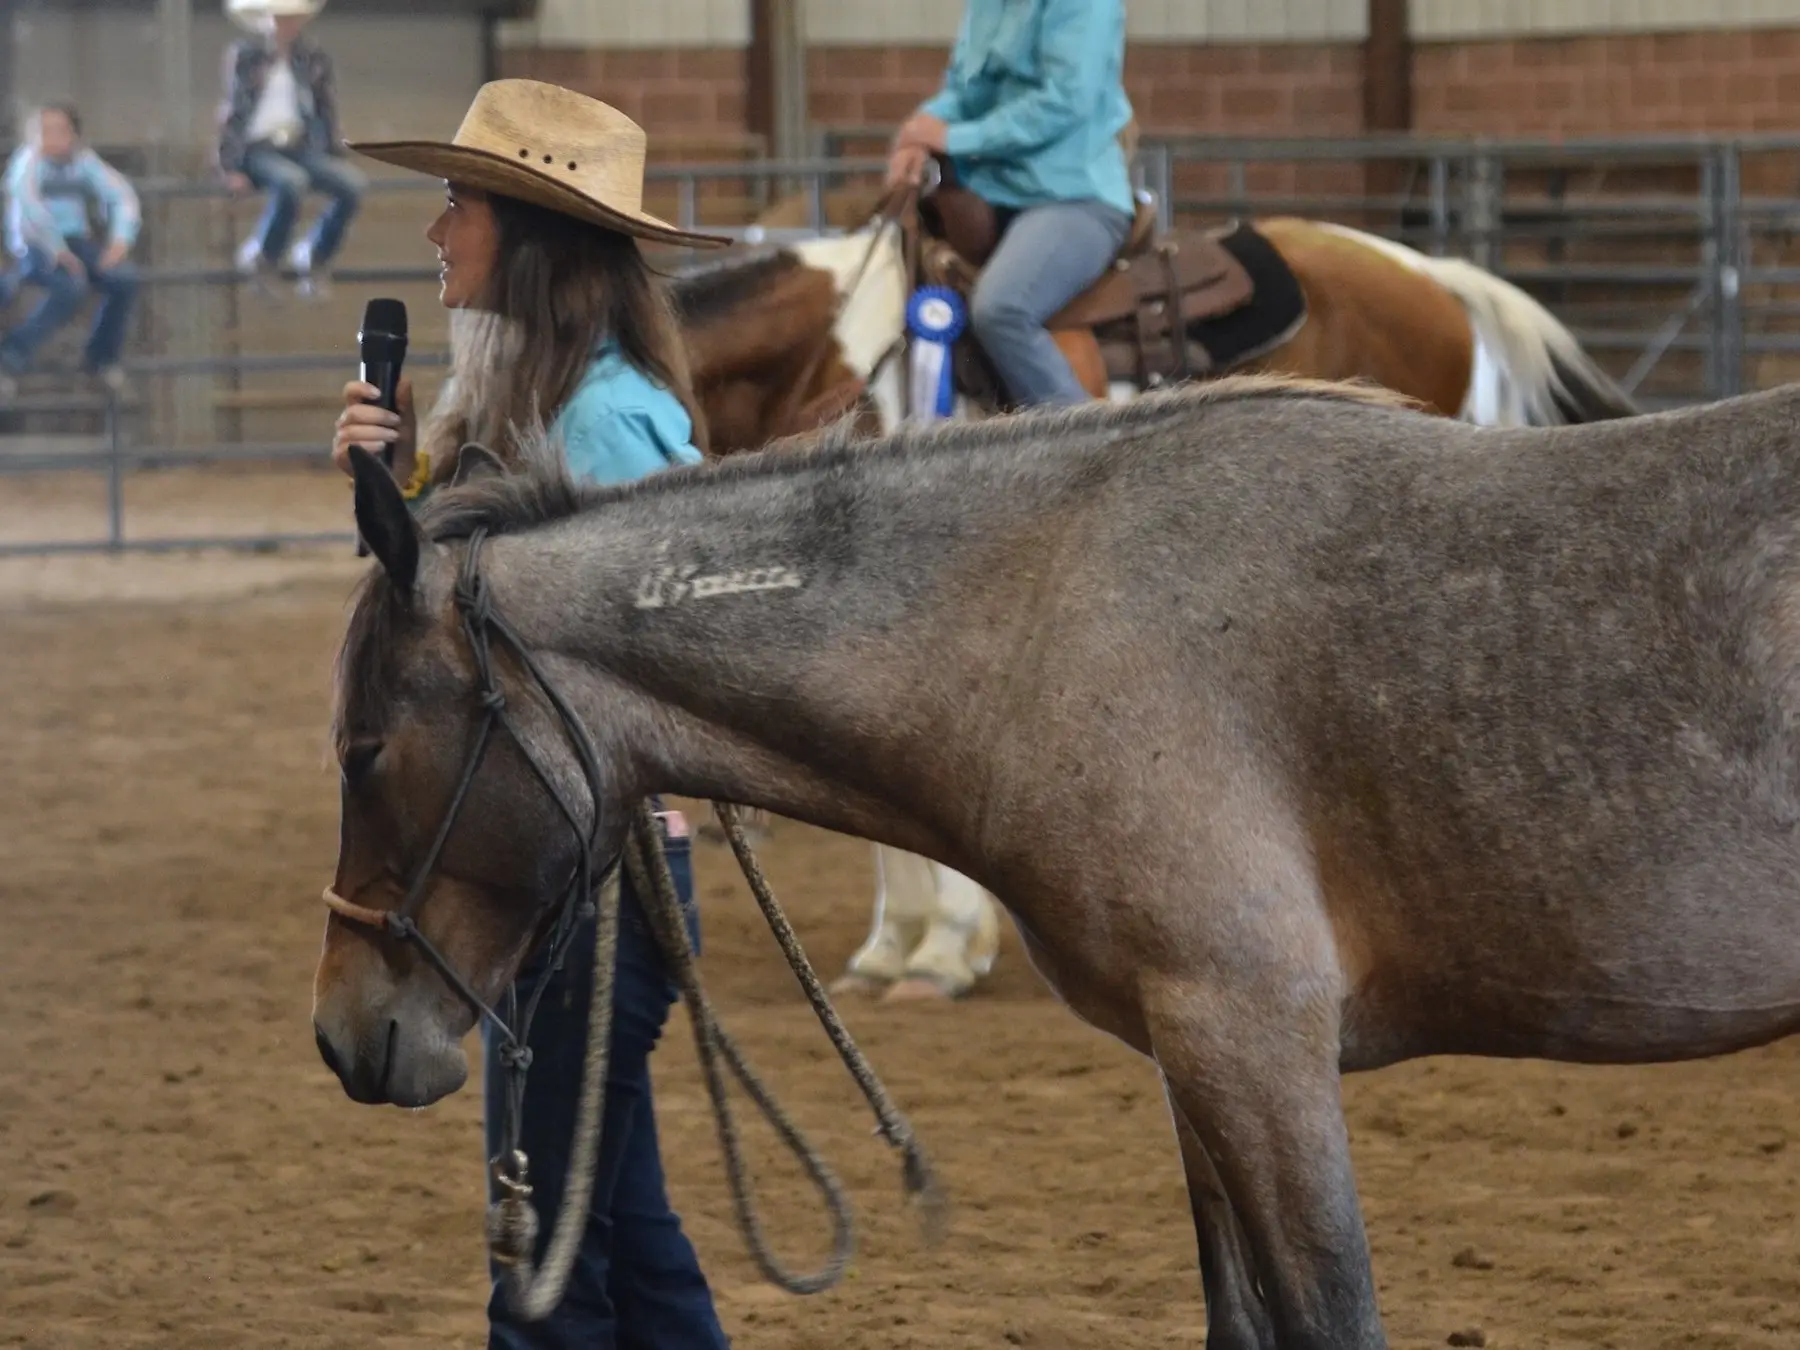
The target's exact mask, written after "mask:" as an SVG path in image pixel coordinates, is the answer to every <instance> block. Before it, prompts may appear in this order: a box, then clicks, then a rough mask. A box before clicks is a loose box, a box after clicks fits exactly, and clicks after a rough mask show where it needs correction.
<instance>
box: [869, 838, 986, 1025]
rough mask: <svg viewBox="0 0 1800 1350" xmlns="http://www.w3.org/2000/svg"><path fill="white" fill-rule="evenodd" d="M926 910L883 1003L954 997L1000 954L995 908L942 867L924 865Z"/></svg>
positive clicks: (983, 895) (969, 986) (975, 888)
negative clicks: (920, 931)
mask: <svg viewBox="0 0 1800 1350" xmlns="http://www.w3.org/2000/svg"><path fill="white" fill-rule="evenodd" d="M929 867H930V871H931V877H932V881H933V883H934V884H933V886H932V898H933V899H934V900H935V901H936V904H935V905H934V906H933V907H932V909H931V911H930V913H929V915H928V916H927V922H926V924H925V931H924V935H923V936H922V937H921V938H920V940H919V942H918V945H917V946H915V947H913V949H912V950H911V951H910V952H909V953H907V956H906V974H905V978H904V979H902V980H900V981H899V982H898V983H896V984H895V985H894V987H893V988H891V989H889V990H888V992H887V995H886V1001H888V1002H909V1001H916V1000H921V999H940V998H959V997H961V996H962V995H964V994H966V993H968V992H969V991H970V990H971V989H973V988H974V987H975V984H976V982H977V981H978V980H980V979H981V977H982V976H984V975H986V974H987V973H988V972H989V971H990V970H992V969H993V968H994V958H995V957H996V956H998V955H999V954H1000V905H999V902H998V901H996V900H995V899H994V897H993V896H991V895H989V894H988V893H987V891H985V890H983V889H982V888H981V887H980V886H978V885H976V884H975V883H974V882H973V881H970V880H969V878H967V877H965V876H964V875H963V874H962V873H960V872H957V871H954V870H952V869H951V868H948V867H945V866H944V865H943V864H942V863H931V864H929Z"/></svg>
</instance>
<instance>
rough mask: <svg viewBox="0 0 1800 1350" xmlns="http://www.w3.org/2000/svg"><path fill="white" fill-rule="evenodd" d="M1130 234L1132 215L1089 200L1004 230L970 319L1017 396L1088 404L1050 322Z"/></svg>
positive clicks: (1051, 207) (1043, 209)
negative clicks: (1047, 327)
mask: <svg viewBox="0 0 1800 1350" xmlns="http://www.w3.org/2000/svg"><path fill="white" fill-rule="evenodd" d="M1130 233H1131V217H1130V216H1128V215H1126V214H1125V213H1124V212H1123V211H1120V210H1119V209H1118V208H1117V207H1113V206H1108V205H1107V204H1106V203H1105V202H1100V201H1081V202H1050V203H1048V204H1046V205H1044V206H1033V207H1029V208H1027V209H1026V210H1024V211H1021V212H1019V214H1018V215H1017V216H1015V217H1014V218H1013V221H1012V223H1011V224H1010V225H1009V226H1008V227H1007V229H1006V233H1005V234H1003V235H1001V237H1000V244H999V247H997V248H996V249H995V250H994V256H993V257H991V258H989V259H988V262H987V266H986V267H984V268H983V269H982V272H981V279H980V280H979V281H978V282H976V283H975V294H974V295H973V296H972V297H970V303H969V322H970V326H971V327H972V328H973V329H974V330H975V338H976V340H977V341H978V342H980V343H981V350H982V351H983V352H984V353H986V355H987V358H988V360H989V361H991V362H992V363H993V366H994V369H995V370H996V371H997V372H998V373H999V375H1000V379H1001V381H1002V382H1003V383H1004V384H1005V385H1006V392H1007V393H1008V394H1010V395H1012V399H1013V402H1015V403H1018V404H1021V405H1023V406H1025V407H1031V406H1033V405H1036V404H1065V403H1085V402H1087V400H1088V394H1087V391H1086V390H1084V389H1083V388H1082V387H1081V381H1079V380H1078V379H1076V378H1075V372H1074V371H1073V370H1071V369H1070V368H1069V363H1068V361H1067V360H1066V359H1065V358H1064V356H1063V354H1062V353H1061V352H1060V351H1058V350H1057V347H1056V342H1055V340H1054V339H1053V338H1052V337H1051V336H1050V334H1049V332H1048V330H1046V329H1045V327H1044V322H1045V320H1047V319H1049V318H1050V316H1051V315H1053V314H1055V313H1056V311H1057V310H1059V309H1061V308H1062V307H1063V306H1064V305H1066V304H1068V303H1069V301H1071V300H1073V299H1074V298H1075V297H1076V296H1078V295H1080V294H1081V293H1082V292H1083V291H1084V290H1086V289H1087V288H1088V287H1089V286H1090V285H1092V284H1093V283H1094V282H1095V281H1096V280H1097V279H1098V278H1099V277H1100V275H1101V274H1102V273H1103V272H1105V271H1106V269H1107V267H1108V266H1109V265H1110V264H1111V263H1112V260H1113V259H1114V258H1116V257H1117V256H1118V253H1119V250H1120V249H1121V248H1123V247H1124V246H1125V239H1126V237H1127V236H1128V235H1129V234H1130Z"/></svg>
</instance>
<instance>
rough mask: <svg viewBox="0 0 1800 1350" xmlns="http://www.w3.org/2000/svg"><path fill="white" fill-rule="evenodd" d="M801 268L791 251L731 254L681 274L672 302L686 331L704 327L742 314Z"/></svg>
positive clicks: (675, 278)
mask: <svg viewBox="0 0 1800 1350" xmlns="http://www.w3.org/2000/svg"><path fill="white" fill-rule="evenodd" d="M801 266H803V264H802V263H801V261H800V259H799V257H798V256H797V255H796V254H795V253H794V252H793V250H791V249H788V248H774V249H766V250H762V251H758V252H744V253H731V254H727V255H726V256H725V257H723V258H721V259H719V260H718V261H717V262H708V263H701V264H700V265H698V266H696V267H690V268H687V269H685V270H684V271H681V272H677V273H676V274H675V275H674V276H673V277H671V278H670V280H669V298H670V300H671V302H672V303H673V304H674V306H675V314H676V317H677V318H678V319H679V320H680V322H681V324H682V326H683V327H695V328H698V327H704V326H705V325H707V324H709V323H713V322H715V321H717V320H718V319H721V318H723V317H725V316H726V315H728V314H732V313H735V312H738V311H739V310H741V308H742V306H743V305H744V304H745V303H746V302H748V301H750V300H753V299H755V298H756V297H757V296H758V295H760V294H762V292H763V291H764V289H765V288H767V286H768V285H769V283H770V282H771V281H773V280H775V279H776V278H777V277H780V276H783V275H785V274H786V273H788V272H792V271H795V270H797V269H799V268H800V267H801Z"/></svg>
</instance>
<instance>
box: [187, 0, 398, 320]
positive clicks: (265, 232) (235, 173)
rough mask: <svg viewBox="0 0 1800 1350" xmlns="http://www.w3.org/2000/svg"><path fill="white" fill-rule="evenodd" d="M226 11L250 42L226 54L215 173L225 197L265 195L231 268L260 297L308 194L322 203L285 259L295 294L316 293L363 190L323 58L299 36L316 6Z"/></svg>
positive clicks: (247, 5)
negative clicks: (225, 187) (251, 282)
mask: <svg viewBox="0 0 1800 1350" xmlns="http://www.w3.org/2000/svg"><path fill="white" fill-rule="evenodd" d="M227 8H228V12H229V13H230V15H231V17H232V18H233V19H234V20H235V21H236V22H237V23H238V24H239V25H240V26H242V27H244V28H247V29H249V30H250V32H251V33H252V34H253V36H252V37H250V38H247V39H243V40H240V41H239V42H236V43H234V44H233V45H232V46H231V47H230V48H229V49H228V50H227V51H226V53H225V96H224V99H223V100H222V101H221V103H220V105H219V168H220V169H221V170H222V171H223V173H224V174H225V181H226V182H227V183H228V184H229V185H230V187H231V190H232V191H233V192H238V193H243V192H249V191H250V190H251V189H252V188H260V189H262V190H263V191H264V192H267V193H268V194H269V204H268V209H267V210H265V211H264V212H263V217H262V220H261V221H260V222H258V224H257V227H256V232H255V233H254V234H252V235H251V236H250V238H248V239H246V240H245V241H244V244H243V247H242V248H240V249H239V250H238V258H237V263H238V270H239V271H241V272H242V273H244V275H246V276H248V277H252V278H254V279H255V280H256V282H257V284H258V286H259V288H261V289H263V290H264V291H265V292H266V291H268V289H269V283H270V279H271V277H272V275H273V274H274V273H275V271H276V270H277V268H278V267H279V263H280V259H281V255H282V251H283V250H284V249H288V240H289V239H290V238H291V237H292V235H293V232H294V226H295V224H296V223H297V222H298V220H299V218H300V206H301V199H302V198H303V197H304V196H305V194H306V191H307V189H308V188H312V189H314V190H316V191H319V192H322V193H324V194H325V195H326V196H328V197H330V198H331V203H330V205H329V206H327V207H326V209H325V210H324V211H323V212H322V213H321V214H320V216H319V219H318V221H317V223H316V224H314V226H313V228H312V232H311V233H309V234H308V235H307V236H306V237H305V238H303V239H301V240H299V241H298V242H297V243H295V244H294V245H293V247H292V249H291V250H289V251H288V255H287V262H288V265H289V266H291V267H292V268H293V269H294V271H295V272H297V273H298V274H299V291H300V294H301V295H302V296H308V297H314V296H318V295H321V294H322V293H323V291H324V282H325V272H326V270H327V264H329V263H330V261H331V259H332V257H333V256H334V255H335V254H336V253H337V251H338V248H339V247H340V246H341V245H342V244H343V242H344V231H345V229H346V228H347V227H348V226H349V224H350V220H351V218H352V217H353V216H355V214H356V210H357V207H358V205H359V204H360V203H361V201H362V194H363V188H364V186H365V182H364V179H363V176H362V173H361V172H360V171H359V170H358V169H356V168H355V167H354V166H353V165H351V164H350V162H349V160H348V158H347V156H346V152H345V150H344V146H343V142H342V141H341V140H340V139H339V138H338V116H337V89H336V83H335V80H334V77H333V75H332V70H331V58H330V57H329V56H327V55H326V54H325V52H324V51H323V50H322V49H321V48H320V47H318V46H316V45H315V44H314V43H313V42H311V41H310V40H308V39H307V38H306V37H305V35H304V33H303V31H302V30H303V29H304V28H305V27H306V25H307V23H308V22H309V21H310V20H311V19H312V18H313V16H314V15H316V14H317V13H318V12H319V11H320V10H321V9H323V8H324V0H229V4H228V6H227Z"/></svg>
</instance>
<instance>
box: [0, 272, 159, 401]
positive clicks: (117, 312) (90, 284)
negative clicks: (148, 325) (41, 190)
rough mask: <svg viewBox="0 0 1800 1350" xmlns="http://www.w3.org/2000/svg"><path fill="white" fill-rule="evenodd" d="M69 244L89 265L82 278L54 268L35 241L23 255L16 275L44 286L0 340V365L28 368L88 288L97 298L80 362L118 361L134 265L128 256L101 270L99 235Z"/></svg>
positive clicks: (94, 367)
mask: <svg viewBox="0 0 1800 1350" xmlns="http://www.w3.org/2000/svg"><path fill="white" fill-rule="evenodd" d="M68 249H69V252H71V253H73V254H74V255H75V256H76V257H77V258H79V259H80V260H81V265H82V266H83V267H84V268H86V269H87V276H86V277H85V278H82V277H78V276H75V275H74V274H73V273H71V272H68V271H65V270H64V269H62V268H60V267H58V266H57V265H56V259H55V258H53V257H51V256H50V254H49V253H47V252H46V251H44V250H43V249H41V248H37V247H35V246H34V247H33V248H32V249H31V251H30V253H29V254H28V255H27V256H26V258H25V260H24V264H23V266H22V267H21V268H20V271H19V280H20V281H21V282H23V283H25V284H28V285H32V286H40V287H42V288H43V290H44V298H43V299H42V300H40V301H38V303H37V305H36V307H35V308H33V309H32V311H31V313H30V314H28V315H27V316H26V317H25V321H24V322H23V323H21V324H20V325H19V326H18V327H17V328H15V329H13V330H12V331H11V332H10V333H8V334H7V335H6V336H5V338H3V339H0V370H5V371H6V372H8V373H10V374H14V375H17V374H22V373H23V372H25V371H27V370H29V369H30V368H31V364H32V362H33V360H35V359H36V357H37V353H38V349H39V348H40V347H42V346H43V345H44V343H45V342H46V341H48V340H49V339H50V337H52V336H53V335H54V334H55V333H56V331H57V330H58V329H60V328H61V327H62V326H63V325H64V324H66V323H67V322H68V321H69V320H70V319H72V318H74V317H75V311H76V310H78V309H80V308H81V302H82V301H83V300H84V299H86V297H87V295H88V293H89V292H90V291H92V292H93V293H94V294H95V295H97V296H99V297H100V303H99V305H98V306H97V307H96V309H95V310H94V323H93V327H92V328H91V329H90V330H89V332H88V341H87V351H86V355H85V357H84V358H83V362H82V364H83V366H84V367H85V368H86V369H87V370H89V371H99V370H105V369H106V368H107V367H109V366H115V365H117V364H118V362H119V353H120V352H121V351H123V350H124V347H125V331H126V325H127V324H128V323H129V322H130V320H131V306H132V303H133V302H134V301H135V300H136V299H137V288H138V275H137V269H136V268H135V267H133V266H132V264H131V263H130V262H129V261H127V262H122V263H120V264H119V265H118V266H117V267H114V268H110V269H107V270H104V271H103V270H102V269H101V267H100V255H101V254H102V253H104V252H105V251H106V245H105V243H103V242H102V241H100V240H98V239H71V240H69V241H68Z"/></svg>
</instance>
